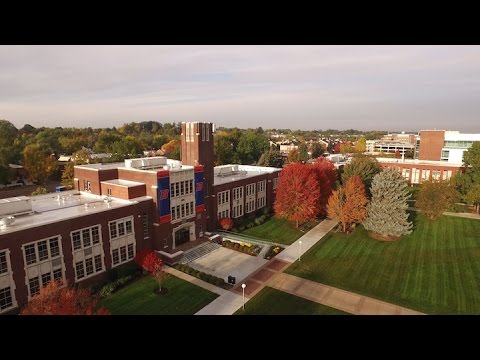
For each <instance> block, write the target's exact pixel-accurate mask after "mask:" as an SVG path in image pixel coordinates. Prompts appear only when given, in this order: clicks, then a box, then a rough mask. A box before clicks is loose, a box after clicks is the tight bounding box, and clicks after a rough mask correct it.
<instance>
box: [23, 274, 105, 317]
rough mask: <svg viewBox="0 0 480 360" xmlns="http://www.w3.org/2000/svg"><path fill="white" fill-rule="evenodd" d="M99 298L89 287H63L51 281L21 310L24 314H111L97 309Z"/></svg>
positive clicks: (102, 309)
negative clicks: (93, 294)
mask: <svg viewBox="0 0 480 360" xmlns="http://www.w3.org/2000/svg"><path fill="white" fill-rule="evenodd" d="M97 304H98V298H97V297H96V296H92V294H91V292H90V290H88V289H74V288H67V287H62V286H61V283H60V282H58V281H53V280H52V281H50V282H49V283H48V284H47V285H46V286H45V287H43V288H42V289H40V293H39V294H37V295H35V296H34V297H33V298H32V300H31V301H30V302H29V303H28V304H27V306H25V307H24V308H23V310H22V311H21V314H22V315H110V311H108V310H107V309H104V308H101V309H98V310H95V309H96V307H97Z"/></svg>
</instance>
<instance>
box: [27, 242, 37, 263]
mask: <svg viewBox="0 0 480 360" xmlns="http://www.w3.org/2000/svg"><path fill="white" fill-rule="evenodd" d="M25 259H26V263H27V265H30V264H35V263H36V262H37V254H36V253H35V244H31V245H27V246H25Z"/></svg>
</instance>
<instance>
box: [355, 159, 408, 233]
mask: <svg viewBox="0 0 480 360" xmlns="http://www.w3.org/2000/svg"><path fill="white" fill-rule="evenodd" d="M406 187H407V182H406V180H405V179H404V178H403V177H402V175H401V173H400V172H399V171H398V169H396V168H394V167H391V168H387V169H385V170H383V171H382V172H381V173H379V174H377V175H375V177H374V178H373V181H372V187H371V189H370V191H371V194H372V200H371V202H370V204H368V206H367V218H366V219H365V221H364V222H363V226H364V227H365V229H367V230H369V231H372V232H375V233H377V234H380V235H387V236H395V237H400V236H402V235H408V234H410V233H411V232H412V230H411V229H412V226H413V225H412V223H411V222H410V221H408V212H407V209H408V204H407V200H408V198H409V197H410V194H409V193H408V191H407V189H406Z"/></svg>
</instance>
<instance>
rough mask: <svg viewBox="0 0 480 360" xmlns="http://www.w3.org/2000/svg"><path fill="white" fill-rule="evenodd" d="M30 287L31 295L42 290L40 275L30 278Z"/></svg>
mask: <svg viewBox="0 0 480 360" xmlns="http://www.w3.org/2000/svg"><path fill="white" fill-rule="evenodd" d="M28 289H29V290H30V296H31V297H34V296H35V295H37V294H38V293H39V292H40V282H39V281H38V276H37V277H34V278H31V279H29V280H28Z"/></svg>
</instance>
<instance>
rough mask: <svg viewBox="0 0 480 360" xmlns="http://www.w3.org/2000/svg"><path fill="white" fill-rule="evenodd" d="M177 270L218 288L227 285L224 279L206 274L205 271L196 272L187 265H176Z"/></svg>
mask: <svg viewBox="0 0 480 360" xmlns="http://www.w3.org/2000/svg"><path fill="white" fill-rule="evenodd" d="M175 268H176V269H177V270H180V271H182V272H184V273H186V274H188V275H192V276H194V277H196V278H199V279H200V280H203V281H206V282H208V283H210V284H213V285H216V286H222V285H224V284H225V281H224V280H223V279H222V278H219V277H217V276H214V275H211V274H207V273H204V272H203V271H199V270H196V269H194V268H192V267H190V266H188V265H187V264H177V265H175Z"/></svg>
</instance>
